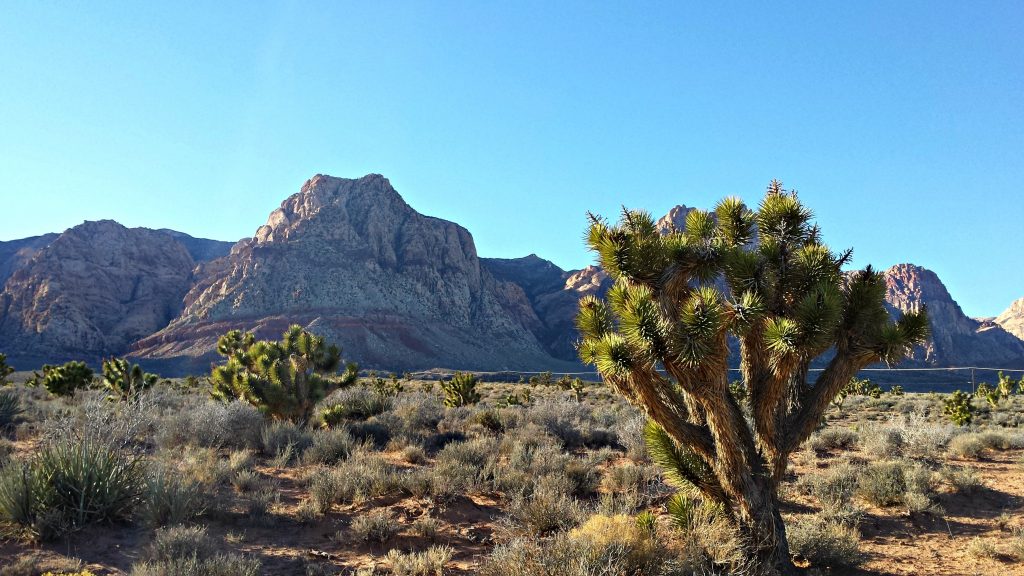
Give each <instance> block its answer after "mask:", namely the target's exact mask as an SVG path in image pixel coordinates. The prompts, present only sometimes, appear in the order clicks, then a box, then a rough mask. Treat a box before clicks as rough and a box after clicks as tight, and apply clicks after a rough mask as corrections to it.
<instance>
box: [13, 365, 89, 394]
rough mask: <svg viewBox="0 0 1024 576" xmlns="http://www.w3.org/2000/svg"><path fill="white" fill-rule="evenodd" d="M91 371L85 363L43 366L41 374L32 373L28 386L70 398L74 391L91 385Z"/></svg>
mask: <svg viewBox="0 0 1024 576" xmlns="http://www.w3.org/2000/svg"><path fill="white" fill-rule="evenodd" d="M92 377H93V371H92V368H89V366H88V365H87V364H86V363H85V362H75V361H72V362H66V363H64V364H62V365H60V366H51V365H49V364H46V365H44V366H43V373H42V374H39V373H38V372H36V373H33V375H32V378H31V379H29V381H28V383H27V384H28V385H29V386H42V387H43V388H45V389H46V391H47V392H49V393H50V394H53V395H54V396H70V395H72V394H74V393H75V390H80V389H82V388H88V387H89V386H90V385H92Z"/></svg>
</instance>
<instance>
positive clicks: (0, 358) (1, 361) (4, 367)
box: [0, 354, 14, 386]
mask: <svg viewBox="0 0 1024 576" xmlns="http://www.w3.org/2000/svg"><path fill="white" fill-rule="evenodd" d="M13 373H14V367H13V366H11V365H10V364H8V363H7V354H0V386H6V385H7V384H8V382H7V377H8V376H10V375H11V374H13Z"/></svg>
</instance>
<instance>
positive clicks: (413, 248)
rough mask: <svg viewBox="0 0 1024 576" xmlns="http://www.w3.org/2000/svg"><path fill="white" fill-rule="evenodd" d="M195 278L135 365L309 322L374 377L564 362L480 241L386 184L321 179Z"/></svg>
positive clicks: (195, 354)
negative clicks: (544, 341)
mask: <svg viewBox="0 0 1024 576" xmlns="http://www.w3.org/2000/svg"><path fill="white" fill-rule="evenodd" d="M196 276H197V280H198V281H197V283H196V285H195V286H194V287H193V289H192V290H190V291H189V292H188V294H187V295H186V296H185V310H184V312H183V313H182V315H181V316H180V317H179V318H177V319H175V320H174V321H173V322H172V323H171V324H170V325H169V326H168V327H167V328H166V329H164V330H161V331H160V332H158V333H156V334H154V335H152V336H150V337H147V338H144V339H142V340H141V341H140V342H138V344H137V345H136V346H135V348H134V351H133V354H134V355H136V356H138V357H140V358H146V359H157V360H165V361H175V360H176V361H181V362H189V361H192V362H197V361H198V362H199V363H202V362H203V361H204V360H207V359H209V358H211V357H212V351H213V348H214V343H215V341H216V338H217V337H218V336H219V335H220V334H223V333H224V332H225V331H226V330H228V329H232V328H244V329H250V330H255V331H256V332H257V333H258V334H259V335H261V336H268V337H269V336H278V335H279V334H280V332H282V331H283V330H284V328H285V327H286V326H287V325H288V324H290V323H293V322H298V323H300V324H303V325H305V326H307V327H308V328H309V329H311V330H314V331H316V332H318V333H320V334H323V335H325V336H327V337H328V338H329V339H330V340H332V341H335V342H338V343H339V344H341V345H342V346H343V347H344V349H345V354H346V357H348V358H351V359H354V360H357V361H359V362H360V363H362V364H363V365H364V366H368V367H379V368H386V369H391V370H411V369H423V368H434V367H455V368H466V369H482V370H500V369H528V368H536V367H539V366H549V367H550V366H552V365H558V364H559V363H558V361H556V360H554V359H552V358H551V356H550V355H548V354H547V353H546V352H545V350H544V348H543V346H542V345H541V344H540V343H539V342H538V340H537V338H536V337H535V336H534V334H533V330H535V329H537V328H538V326H539V320H538V319H537V317H536V315H535V314H533V312H532V308H531V306H530V305H529V302H528V300H527V298H526V296H525V293H524V291H523V290H522V288H520V287H519V286H517V285H515V284H511V283H508V282H502V281H500V280H498V279H496V278H495V277H494V276H493V275H492V274H491V273H490V272H489V271H488V270H487V268H485V267H484V266H482V265H481V262H480V259H479V258H478V257H477V253H476V248H475V246H474V243H473V238H472V236H471V235H470V234H469V232H468V231H467V230H466V229H465V228H463V227H461V226H459V225H457V224H455V223H452V222H448V221H446V220H441V219H438V218H432V217H429V216H424V215H422V214H419V213H418V212H416V211H415V210H413V209H412V208H411V207H410V206H409V205H408V204H406V203H405V201H404V200H403V199H402V197H401V196H399V194H398V192H396V191H395V190H394V188H392V187H391V184H390V183H389V182H388V180H387V179H386V178H384V177H383V176H380V175H376V174H373V175H369V176H365V177H363V178H359V179H343V178H333V177H330V176H323V175H317V176H315V177H314V178H312V179H311V180H309V181H307V182H306V183H305V184H304V185H303V186H302V189H301V191H300V192H299V193H297V194H295V195H293V196H291V197H289V198H288V199H286V200H285V201H284V202H283V203H282V204H281V207H280V208H278V209H277V210H275V211H274V212H272V213H271V214H270V217H269V218H268V219H267V223H266V224H265V225H263V226H261V227H260V228H259V229H258V230H257V231H256V234H255V235H254V236H253V237H252V238H251V239H247V240H243V241H240V242H239V243H238V244H236V245H235V246H234V247H233V248H232V249H231V253H230V254H229V255H228V256H226V257H224V258H221V259H218V260H214V261H212V262H209V263H208V264H206V265H204V266H201V267H200V269H199V270H197V273H196Z"/></svg>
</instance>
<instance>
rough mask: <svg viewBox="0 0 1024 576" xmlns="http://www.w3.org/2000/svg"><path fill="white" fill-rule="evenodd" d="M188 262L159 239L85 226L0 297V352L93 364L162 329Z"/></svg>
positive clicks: (110, 225) (137, 231)
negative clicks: (83, 361) (91, 362)
mask: <svg viewBox="0 0 1024 576" xmlns="http://www.w3.org/2000/svg"><path fill="white" fill-rule="evenodd" d="M194 267H195V263H194V261H193V260H192V257H191V256H190V255H189V253H188V251H187V250H186V249H185V247H184V246H183V245H182V244H180V243H178V242H177V241H175V240H174V239H173V238H172V237H170V236H169V235H167V234H166V233H164V232H159V231H156V230H148V229H145V228H125V227H124V226H122V225H120V224H118V223H117V222H114V221H112V220H102V221H99V222H85V223H83V224H81V225H79V226H75V227H74V228H71V229H69V230H67V231H66V232H64V233H63V234H60V235H59V236H58V237H56V238H55V239H53V240H52V241H51V242H50V243H49V244H47V245H46V246H45V247H42V248H40V249H38V250H37V251H36V252H35V253H34V254H33V255H32V257H31V259H30V260H29V261H28V262H25V263H23V264H22V265H21V266H20V267H19V268H18V269H17V270H15V271H14V273H13V274H12V275H11V277H10V278H8V279H7V281H6V282H5V284H4V288H3V292H2V294H0V350H3V351H4V352H6V353H8V354H9V355H11V356H12V357H14V358H17V357H31V358H42V359H46V360H48V361H58V360H62V359H70V358H79V359H87V360H95V359H98V358H100V357H102V356H105V355H114V354H119V353H122V352H124V351H125V350H126V349H127V348H128V345H129V344H130V343H131V342H134V341H135V340H138V339H139V338H142V337H144V336H147V335H149V334H152V333H153V332H155V331H157V330H159V329H161V328H162V327H164V326H166V325H167V323H168V322H170V321H171V319H173V318H174V317H175V316H177V315H178V313H179V312H180V311H181V309H182V298H183V297H184V295H185V294H186V293H187V292H188V290H189V287H190V286H191V284H192V270H193V268H194Z"/></svg>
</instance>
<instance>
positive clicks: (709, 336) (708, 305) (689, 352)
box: [671, 286, 729, 368]
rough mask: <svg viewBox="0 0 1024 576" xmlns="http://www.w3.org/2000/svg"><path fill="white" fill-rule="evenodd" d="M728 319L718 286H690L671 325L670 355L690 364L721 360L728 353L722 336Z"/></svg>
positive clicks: (687, 364)
mask: <svg viewBox="0 0 1024 576" xmlns="http://www.w3.org/2000/svg"><path fill="white" fill-rule="evenodd" d="M728 320H729V318H728V316H727V314H726V306H725V302H724V301H723V298H722V295H721V294H720V293H719V292H718V290H715V289H714V288H712V287H710V286H701V287H699V288H697V289H696V290H694V291H693V293H692V294H691V295H690V297H689V298H688V299H687V300H686V302H685V303H684V304H683V307H682V310H680V312H679V318H678V320H677V321H676V322H675V323H674V325H673V326H672V328H671V329H672V354H673V357H674V358H673V359H674V360H676V361H677V362H679V363H681V364H682V365H684V366H688V367H691V368H694V367H697V366H698V365H700V364H702V363H710V362H719V361H722V360H724V359H725V357H726V355H728V349H727V348H726V346H725V338H724V337H723V336H724V333H725V330H726V328H727V327H728Z"/></svg>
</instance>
